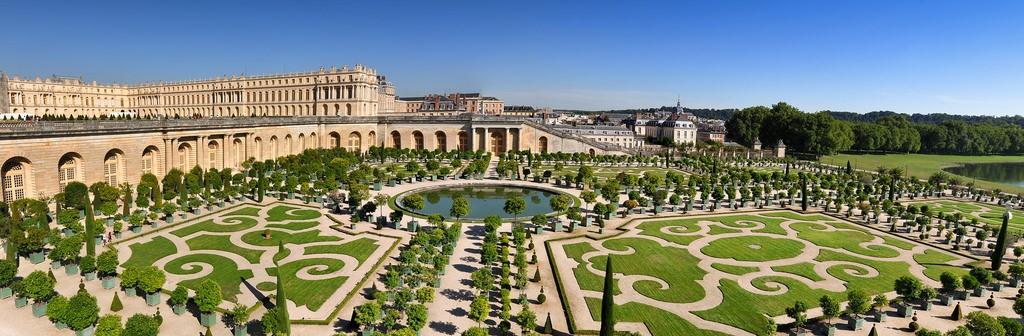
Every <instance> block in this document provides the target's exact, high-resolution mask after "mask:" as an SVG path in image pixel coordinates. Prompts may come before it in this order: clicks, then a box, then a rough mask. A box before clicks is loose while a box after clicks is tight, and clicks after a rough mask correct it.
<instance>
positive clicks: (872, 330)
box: [868, 324, 878, 336]
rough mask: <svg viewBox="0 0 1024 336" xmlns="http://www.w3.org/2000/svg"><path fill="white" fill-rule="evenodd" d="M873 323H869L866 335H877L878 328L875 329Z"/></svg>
mask: <svg viewBox="0 0 1024 336" xmlns="http://www.w3.org/2000/svg"><path fill="white" fill-rule="evenodd" d="M875 326H876V325H875V324H872V325H871V331H869V332H868V336H878V329H875Z"/></svg>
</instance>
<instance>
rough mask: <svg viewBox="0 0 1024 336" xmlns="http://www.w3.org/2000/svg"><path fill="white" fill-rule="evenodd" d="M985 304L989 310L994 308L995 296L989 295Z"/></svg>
mask: <svg viewBox="0 0 1024 336" xmlns="http://www.w3.org/2000/svg"><path fill="white" fill-rule="evenodd" d="M985 304H986V305H988V307H989V308H990V309H991V308H992V307H995V306H996V297H995V294H991V295H989V296H988V300H985Z"/></svg>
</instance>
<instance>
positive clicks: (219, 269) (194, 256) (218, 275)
mask: <svg viewBox="0 0 1024 336" xmlns="http://www.w3.org/2000/svg"><path fill="white" fill-rule="evenodd" d="M186 264H191V265H187V266H186ZM197 264H203V265H206V266H198V265H197ZM211 266H212V267H213V273H210V274H209V275H207V276H205V277H202V278H197V279H189V280H184V281H182V282H180V284H181V285H182V286H185V287H187V288H191V289H196V288H199V284H200V283H201V282H202V281H203V280H204V279H210V280H213V281H214V282H217V284H218V285H220V290H221V293H222V294H223V295H224V299H226V300H228V301H235V300H236V299H235V297H236V296H237V295H238V294H240V293H241V290H240V289H239V288H240V286H239V285H241V284H242V279H249V278H252V271H250V270H240V269H238V265H236V264H235V263H234V262H233V261H231V259H228V258H225V257H222V256H219V255H215V254H206V253H202V252H198V253H190V254H187V255H183V256H180V257H178V258H176V259H174V260H171V262H169V263H167V265H166V266H164V270H165V271H167V272H168V273H171V274H179V275H189V274H196V273H198V272H199V271H201V270H203V268H204V267H211Z"/></svg>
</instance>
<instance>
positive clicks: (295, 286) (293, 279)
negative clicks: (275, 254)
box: [267, 258, 348, 311]
mask: <svg viewBox="0 0 1024 336" xmlns="http://www.w3.org/2000/svg"><path fill="white" fill-rule="evenodd" d="M344 266H345V263H344V262H342V261H341V260H337V259H328V258H310V259H300V260H296V261H292V262H289V263H287V264H284V265H281V267H280V268H278V269H268V270H267V273H270V275H276V273H277V272H281V276H282V278H281V279H282V281H283V282H284V287H285V292H287V293H288V298H289V299H290V300H292V302H295V305H297V306H306V307H308V308H309V309H310V310H313V311H316V310H318V309H320V306H321V305H323V304H324V301H327V299H328V298H330V297H331V295H333V294H334V292H335V291H337V290H338V287H341V285H342V284H344V283H345V280H347V279H348V277H347V276H337V277H333V278H328V279H323V280H306V279H302V278H300V277H298V276H297V275H296V273H298V272H299V271H300V270H303V269H307V272H308V273H309V274H311V275H322V274H328V273H333V272H337V271H338V270H339V269H341V268H342V267H344Z"/></svg>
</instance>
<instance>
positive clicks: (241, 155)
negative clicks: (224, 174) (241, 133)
mask: <svg viewBox="0 0 1024 336" xmlns="http://www.w3.org/2000/svg"><path fill="white" fill-rule="evenodd" d="M233 144H234V146H235V162H234V164H233V166H234V168H235V169H238V168H239V167H241V166H242V162H243V161H245V160H246V159H247V158H246V157H245V145H244V144H242V140H241V139H235V141H234V142H233Z"/></svg>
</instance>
